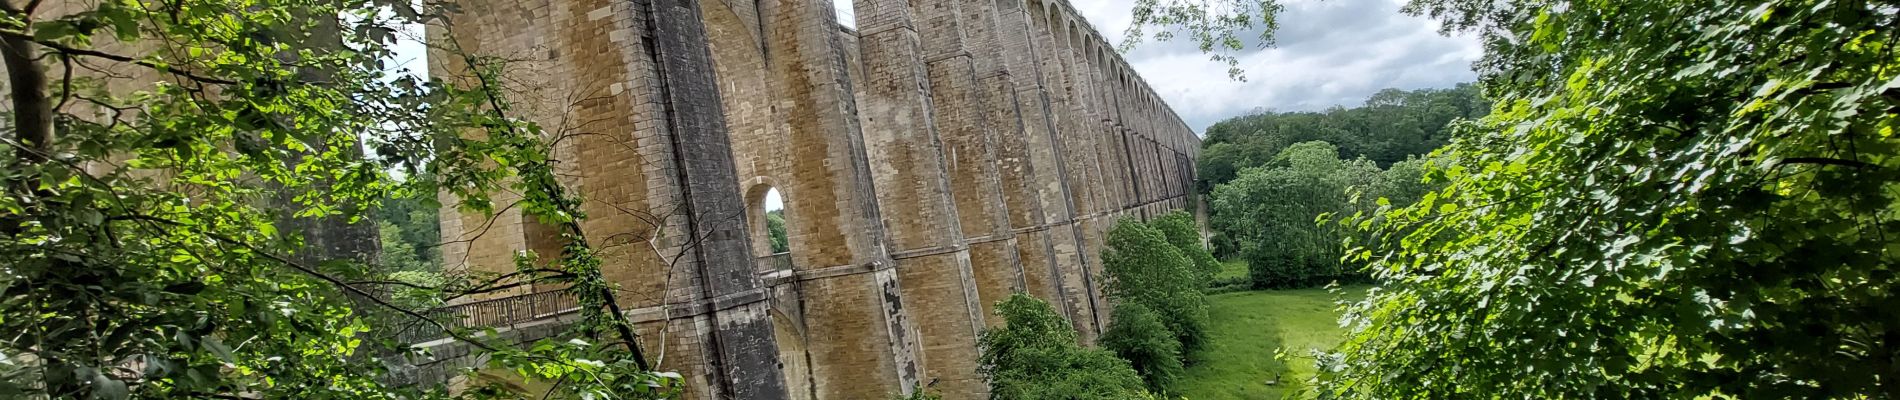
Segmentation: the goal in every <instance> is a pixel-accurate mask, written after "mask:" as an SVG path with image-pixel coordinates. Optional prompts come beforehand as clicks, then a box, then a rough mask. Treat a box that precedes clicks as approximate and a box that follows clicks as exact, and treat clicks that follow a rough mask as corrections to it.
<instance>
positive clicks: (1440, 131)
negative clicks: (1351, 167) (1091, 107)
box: [1196, 84, 1489, 190]
mask: <svg viewBox="0 0 1900 400" xmlns="http://www.w3.org/2000/svg"><path fill="white" fill-rule="evenodd" d="M1488 105H1489V103H1488V102H1486V101H1485V100H1484V98H1483V97H1482V96H1481V95H1480V93H1479V92H1478V87H1477V86H1476V85H1472V84H1459V85H1457V86H1456V87H1453V88H1450V89H1420V90H1412V91H1405V90H1398V89H1385V90H1382V91H1379V93H1377V94H1374V95H1372V97H1370V98H1367V99H1366V103H1365V105H1364V106H1361V107H1355V108H1334V109H1331V110H1327V111H1325V112H1286V113H1280V112H1263V113H1258V114H1253V115H1247V116H1241V117H1235V118H1230V119H1227V120H1225V121H1221V122H1220V123H1217V124H1214V125H1213V126H1210V127H1208V128H1207V137H1206V139H1204V140H1203V141H1202V142H1201V147H1202V151H1201V156H1200V159H1199V160H1198V162H1197V165H1196V168H1197V170H1198V172H1199V174H1200V179H1201V180H1202V185H1203V186H1202V190H1212V189H1213V188H1214V187H1215V186H1217V185H1220V184H1223V183H1227V182H1228V181H1232V180H1234V179H1235V178H1237V177H1239V174H1240V171H1242V170H1245V169H1247V168H1253V167H1260V166H1264V165H1267V164H1270V163H1272V162H1273V160H1274V159H1275V157H1276V155H1278V154H1280V152H1281V151H1284V150H1285V149H1286V148H1287V147H1289V146H1292V145H1293V144H1295V143H1301V142H1310V141H1324V142H1327V143H1332V144H1333V145H1334V146H1338V147H1339V153H1340V154H1341V155H1342V156H1343V157H1344V158H1347V159H1356V158H1362V157H1363V158H1365V159H1368V160H1372V162H1373V163H1375V164H1378V165H1379V166H1380V167H1389V166H1391V165H1392V164H1394V163H1397V162H1400V161H1404V160H1406V159H1408V158H1413V157H1419V156H1423V155H1425V154H1429V153H1431V152H1432V150H1435V149H1438V148H1439V147H1441V146H1444V145H1445V143H1447V142H1449V141H1450V140H1451V130H1450V129H1448V128H1446V124H1448V123H1450V122H1451V121H1455V120H1458V119H1472V118H1477V117H1482V116H1484V115H1485V113H1486V112H1487V111H1488V110H1489V108H1488V107H1487V106H1488Z"/></svg>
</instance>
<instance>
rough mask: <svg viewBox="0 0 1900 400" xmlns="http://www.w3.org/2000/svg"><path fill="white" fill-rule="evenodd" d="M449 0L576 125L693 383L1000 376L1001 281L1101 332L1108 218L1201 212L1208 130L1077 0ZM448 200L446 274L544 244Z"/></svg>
mask: <svg viewBox="0 0 1900 400" xmlns="http://www.w3.org/2000/svg"><path fill="white" fill-rule="evenodd" d="M457 1H458V3H460V4H461V6H462V9H463V10H464V13H462V14H460V15H458V16H456V17H455V18H453V26H454V30H453V32H452V33H445V31H444V30H441V29H433V30H431V32H430V33H431V38H430V40H432V41H442V40H451V39H452V40H453V41H454V43H456V44H457V45H458V46H460V48H461V49H463V50H464V51H466V52H468V53H471V54H477V55H482V56H494V57H498V58H501V59H506V60H510V62H509V64H508V66H507V72H506V73H505V75H504V77H503V79H502V80H501V81H502V82H503V83H504V84H505V87H504V89H505V91H506V92H507V93H508V94H509V98H510V100H511V102H512V110H513V111H515V112H517V113H519V114H520V115H521V116H524V117H526V118H531V119H534V120H536V121H537V122H539V123H540V124H541V125H543V126H544V127H547V129H548V131H549V132H551V134H556V135H564V137H563V139H567V138H569V137H571V140H560V141H558V142H557V143H559V145H558V146H557V148H556V150H555V151H556V152H557V154H556V156H557V158H558V159H560V160H561V161H562V162H561V163H560V167H561V168H564V169H566V171H564V172H566V173H564V174H563V176H564V177H565V178H564V179H567V182H564V183H566V184H568V185H570V186H571V187H574V188H576V189H577V190H578V191H579V192H580V193H581V194H582V196H584V198H585V199H586V200H587V201H586V203H585V204H584V211H585V212H587V214H588V215H589V219H587V220H586V222H585V225H584V229H586V230H587V231H588V235H587V237H589V238H590V239H591V240H594V241H596V242H597V243H593V244H594V245H595V247H596V248H597V249H599V251H601V253H602V255H603V257H604V258H605V260H606V261H607V265H606V266H605V267H604V268H606V269H607V271H608V275H609V277H610V278H612V279H614V280H615V281H616V283H618V284H619V285H620V286H621V289H622V292H621V293H620V296H621V301H622V304H623V305H630V306H631V307H636V308H635V309H633V310H631V311H629V316H630V317H631V318H632V319H633V320H635V321H637V323H638V328H639V331H640V334H641V337H642V339H643V340H645V341H646V342H647V343H644V346H645V347H646V348H648V349H653V350H650V351H649V353H648V354H650V355H652V357H654V358H656V359H657V360H656V361H657V362H659V363H660V368H664V369H668V370H674V371H679V372H681V373H682V374H684V375H685V376H686V377H687V380H688V384H689V387H688V391H689V394H688V396H690V397H692V398H701V399H713V398H743V399H786V398H792V399H877V398H889V397H890V396H892V395H893V394H898V393H908V392H910V391H911V390H914V389H916V388H918V387H919V386H921V385H931V387H932V388H933V389H934V390H936V391H938V392H941V393H942V394H943V395H944V396H945V398H950V399H977V398H984V397H987V393H986V387H985V384H984V382H983V381H982V377H981V376H980V375H979V374H978V372H977V365H976V358H977V355H978V350H977V347H976V337H977V335H978V333H979V332H980V331H981V330H982V329H984V327H985V326H987V325H990V324H995V323H997V322H998V321H996V320H995V318H993V317H991V316H990V315H989V313H988V308H989V307H990V305H991V304H993V303H994V302H995V301H997V300H999V299H1001V298H1003V297H1005V296H1007V295H1008V294H1010V293H1012V292H1016V291H1023V292H1027V293H1030V294H1033V295H1035V296H1038V297H1041V298H1043V299H1046V300H1049V301H1050V302H1051V303H1052V304H1056V305H1058V307H1059V308H1061V310H1062V311H1063V312H1065V313H1066V314H1067V315H1068V317H1069V318H1070V319H1071V320H1072V321H1073V322H1074V324H1075V326H1076V328H1077V329H1078V331H1080V332H1082V333H1083V336H1084V337H1085V338H1090V339H1092V338H1093V336H1094V335H1096V334H1097V333H1098V332H1100V330H1101V329H1102V326H1103V324H1104V323H1105V322H1106V321H1104V318H1106V317H1107V316H1106V315H1105V313H1106V310H1107V309H1108V308H1107V305H1106V304H1105V300H1104V298H1103V296H1102V293H1101V291H1100V289H1099V282H1098V281H1099V280H1100V279H1101V275H1100V271H1101V266H1100V260H1099V259H1098V258H1097V257H1096V255H1097V254H1098V253H1099V250H1100V247H1101V246H1102V239H1103V237H1104V236H1105V232H1106V230H1107V229H1108V228H1109V227H1110V225H1112V224H1113V222H1114V221H1115V220H1117V219H1119V218H1125V217H1135V218H1144V217H1147V216H1151V215H1158V214H1160V213H1164V212H1167V211H1170V210H1174V209H1195V208H1198V205H1197V204H1195V202H1194V201H1192V200H1191V199H1192V196H1191V195H1190V193H1191V190H1189V188H1190V185H1191V184H1192V182H1193V176H1192V173H1193V171H1194V168H1193V165H1192V162H1193V161H1192V160H1193V159H1194V157H1195V156H1196V152H1197V149H1198V148H1199V147H1200V146H1199V143H1198V139H1197V138H1196V137H1195V135H1194V133H1193V132H1192V131H1191V130H1190V129H1189V128H1188V127H1187V126H1186V125H1185V124H1184V123H1183V122H1182V121H1181V120H1180V118H1179V117H1178V116H1176V115H1175V114H1174V112H1173V111H1172V110H1170V109H1169V108H1168V107H1167V105H1166V104H1164V103H1163V102H1161V101H1160V99H1159V97H1158V96H1156V95H1155V93H1154V92H1153V91H1152V90H1151V89H1150V88H1149V87H1148V85H1147V84H1146V83H1145V82H1144V81H1143V80H1142V79H1141V77H1140V76H1137V75H1135V74H1134V73H1133V72H1132V71H1133V70H1132V68H1130V67H1129V65H1128V64H1126V63H1125V62H1124V61H1123V60H1122V59H1121V58H1120V57H1119V56H1118V55H1117V54H1116V53H1115V52H1114V51H1113V50H1112V46H1110V45H1109V44H1108V43H1106V42H1105V41H1103V39H1102V38H1101V35H1099V34H1097V33H1096V32H1095V31H1094V29H1093V28H1092V27H1090V26H1089V25H1088V23H1087V22H1086V21H1085V20H1083V19H1082V18H1081V17H1080V16H1079V15H1078V14H1077V13H1076V12H1075V11H1074V9H1073V8H1072V7H1071V6H1070V5H1068V4H1067V3H1066V2H1065V1H1063V0H855V1H854V2H853V3H852V4H851V5H852V7H851V8H852V11H853V13H849V14H846V13H839V12H836V10H834V9H833V5H832V4H831V2H830V1H825V0H631V1H611V0H457ZM838 15H854V16H855V18H856V20H855V21H850V22H851V23H845V24H841V23H840V21H839V20H838ZM430 60H431V63H432V65H431V71H432V73H433V74H435V76H444V77H465V76H467V72H468V71H466V70H465V69H464V68H463V67H461V65H463V64H461V60H460V59H459V58H454V57H450V56H448V55H446V54H439V55H438V57H430ZM771 191H776V192H777V194H778V195H780V196H781V197H782V203H783V207H784V217H785V220H786V221H787V223H786V224H785V230H786V238H787V240H788V241H789V243H790V246H789V248H790V251H789V252H788V253H787V254H783V255H775V254H773V252H772V251H770V250H769V249H761V248H759V247H760V246H765V245H766V244H767V243H769V240H768V239H767V238H765V236H764V235H766V233H765V232H766V229H765V228H764V224H765V219H764V213H765V209H764V207H765V205H764V204H763V203H764V198H765V197H767V196H766V193H768V192H771ZM497 200H498V201H497V202H498V203H500V204H506V203H505V200H506V199H505V198H502V199H497ZM444 210H445V211H444V214H443V235H444V236H445V238H446V239H448V241H450V242H451V243H456V244H455V245H452V246H449V247H446V248H445V249H444V259H445V260H447V261H448V264H449V265H448V267H449V268H452V269H454V268H460V269H474V270H495V271H506V270H511V269H512V268H513V266H512V265H513V261H512V260H513V257H514V255H515V254H516V253H517V252H518V251H521V250H531V249H539V248H543V247H548V246H550V245H551V243H553V240H552V238H550V237H548V235H549V234H550V231H549V230H547V229H543V228H540V227H537V226H535V225H536V224H535V223H533V222H532V221H527V220H523V218H522V217H521V216H520V215H519V214H518V212H516V213H515V214H509V211H503V213H502V215H500V216H499V217H494V218H490V217H487V216H479V215H462V214H459V213H457V212H456V211H454V210H455V209H454V208H453V207H445V208H444Z"/></svg>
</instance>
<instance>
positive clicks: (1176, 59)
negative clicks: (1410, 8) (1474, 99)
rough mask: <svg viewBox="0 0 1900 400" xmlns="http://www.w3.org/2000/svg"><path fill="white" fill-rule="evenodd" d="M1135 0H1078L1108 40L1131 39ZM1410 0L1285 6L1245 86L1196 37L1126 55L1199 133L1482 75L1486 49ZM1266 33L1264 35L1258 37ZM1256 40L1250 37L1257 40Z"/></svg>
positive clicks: (1311, 1)
mask: <svg viewBox="0 0 1900 400" xmlns="http://www.w3.org/2000/svg"><path fill="white" fill-rule="evenodd" d="M1134 2H1135V0H1070V3H1071V4H1072V5H1074V6H1075V8H1076V11H1078V12H1080V13H1081V14H1083V16H1084V17H1086V18H1088V19H1089V22H1090V23H1093V24H1095V29H1096V31H1097V32H1101V34H1102V35H1104V36H1108V37H1106V38H1104V39H1107V40H1108V42H1109V43H1115V44H1120V43H1122V33H1123V32H1124V31H1126V30H1127V28H1128V24H1129V22H1130V21H1131V20H1132V19H1133V18H1132V17H1131V16H1130V12H1129V10H1130V9H1131V7H1133V6H1134ZM1404 3H1405V0H1281V4H1284V5H1285V6H1286V10H1285V11H1284V12H1282V13H1281V14H1280V17H1279V21H1280V30H1279V31H1278V32H1277V33H1276V36H1277V42H1278V43H1277V44H1278V45H1277V46H1274V47H1270V48H1264V49H1260V48H1257V47H1254V46H1253V45H1252V44H1250V45H1249V46H1250V49H1249V50H1247V51H1245V52H1243V53H1241V57H1240V67H1241V69H1243V70H1245V71H1246V75H1247V76H1246V77H1247V81H1246V82H1235V81H1233V80H1231V79H1229V78H1228V77H1227V73H1226V71H1227V65H1226V64H1225V63H1221V62H1216V61H1212V60H1209V59H1208V57H1207V55H1205V54H1202V53H1201V52H1200V51H1199V49H1198V48H1196V47H1195V46H1194V44H1192V43H1189V42H1187V41H1181V40H1176V41H1170V42H1153V41H1147V42H1144V43H1141V44H1140V45H1138V46H1136V47H1135V49H1133V50H1131V51H1129V52H1127V53H1124V54H1123V55H1122V58H1123V59H1126V60H1128V64H1129V65H1130V66H1133V67H1134V68H1135V70H1136V71H1137V72H1139V73H1140V74H1141V76H1142V77H1143V78H1144V79H1147V81H1148V85H1149V86H1150V87H1153V88H1154V90H1155V93H1157V94H1160V95H1161V97H1162V99H1164V100H1165V101H1167V102H1168V104H1169V105H1170V106H1173V107H1174V110H1175V112H1176V113H1178V114H1180V115H1181V118H1182V119H1184V120H1186V122H1187V124H1188V126H1189V127H1192V128H1193V129H1194V131H1195V132H1196V133H1203V132H1204V131H1205V129H1206V128H1207V126H1209V125H1213V124H1214V123H1216V122H1220V121H1221V120H1224V119H1227V118H1230V117H1234V116H1238V115H1244V114H1247V113H1250V112H1253V111H1256V110H1267V111H1320V110H1325V109H1327V108H1331V107H1333V106H1345V107H1355V106H1358V105H1360V104H1363V103H1364V102H1365V99H1366V98H1367V97H1369V96H1371V95H1372V94H1373V93H1375V92H1378V91H1379V90H1380V89H1385V88H1399V89H1408V90H1409V89H1425V88H1444V87H1451V86H1452V85H1454V84H1457V83H1459V82H1470V81H1472V80H1475V79H1476V74H1475V73H1473V72H1472V71H1471V63H1472V62H1473V61H1476V60H1477V59H1478V57H1479V56H1481V55H1483V48H1482V47H1481V46H1480V44H1479V43H1478V41H1477V40H1476V39H1475V38H1474V37H1472V36H1469V35H1459V36H1455V37H1447V36H1444V35H1441V34H1439V32H1438V27H1439V25H1438V23H1437V22H1436V21H1432V20H1430V19H1427V18H1423V17H1413V16H1409V15H1405V14H1403V13H1400V12H1399V7H1400V6H1402V5H1404ZM1255 32H1258V31H1255ZM1254 35H1257V33H1256V34H1250V35H1248V37H1249V38H1252V37H1254Z"/></svg>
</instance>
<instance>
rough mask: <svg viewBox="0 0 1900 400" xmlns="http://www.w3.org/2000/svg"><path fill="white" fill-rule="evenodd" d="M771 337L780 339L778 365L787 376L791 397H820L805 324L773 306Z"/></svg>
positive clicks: (802, 399)
mask: <svg viewBox="0 0 1900 400" xmlns="http://www.w3.org/2000/svg"><path fill="white" fill-rule="evenodd" d="M770 313H771V314H772V338H773V341H775V342H778V367H779V371H781V372H783V374H784V376H785V392H786V393H787V394H788V395H789V396H787V398H788V399H790V400H814V399H817V398H818V393H817V390H816V385H814V384H813V383H812V382H813V381H812V368H811V355H810V354H809V353H807V352H806V348H807V347H806V346H807V343H808V342H807V341H806V339H805V327H804V325H803V324H799V323H798V320H796V319H793V318H792V317H791V316H790V315H788V314H787V313H785V312H784V311H783V310H780V309H779V308H778V307H772V309H771V311H770Z"/></svg>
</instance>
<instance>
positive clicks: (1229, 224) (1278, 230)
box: [1211, 142, 1380, 288]
mask: <svg viewBox="0 0 1900 400" xmlns="http://www.w3.org/2000/svg"><path fill="white" fill-rule="evenodd" d="M1275 160H1276V161H1275V162H1274V164H1273V165H1272V166H1270V167H1267V168H1259V169H1251V170H1248V171H1247V172H1245V173H1242V174H1241V177H1240V179H1236V180H1234V181H1233V182H1229V183H1228V184H1225V185H1221V186H1219V187H1217V188H1215V190H1214V196H1213V201H1212V203H1213V204H1212V205H1211V207H1212V209H1213V213H1214V215H1218V216H1220V217H1219V218H1216V219H1214V220H1213V225H1214V229H1215V231H1216V232H1218V233H1219V237H1220V238H1221V239H1222V240H1224V241H1227V243H1229V244H1228V246H1231V247H1232V248H1236V249H1238V252H1239V253H1240V255H1241V258H1242V259H1244V260H1246V261H1247V263H1248V266H1249V268H1250V269H1251V270H1250V272H1249V274H1248V275H1249V276H1250V277H1251V278H1252V279H1253V285H1254V287H1256V288H1285V287H1304V286H1311V285H1314V284H1317V283H1322V282H1326V281H1329V280H1333V279H1340V278H1344V277H1346V276H1347V275H1348V274H1349V273H1350V271H1351V267H1350V266H1343V265H1341V264H1340V262H1339V258H1340V256H1341V255H1343V253H1342V251H1341V250H1342V247H1341V246H1340V240H1341V239H1344V235H1345V234H1346V230H1345V229H1344V227H1341V226H1339V225H1338V224H1325V223H1319V222H1316V219H1319V218H1322V217H1325V216H1327V215H1330V214H1339V213H1351V212H1352V211H1354V210H1356V209H1358V208H1360V204H1359V203H1362V202H1361V201H1355V199H1353V198H1352V196H1350V194H1349V193H1348V190H1351V189H1355V188H1357V189H1359V190H1364V188H1367V187H1370V186H1372V185H1373V184H1374V183H1375V182H1377V180H1378V179H1379V174H1380V171H1379V168H1378V167H1377V166H1374V165H1372V163H1371V162H1369V161H1365V160H1363V159H1361V160H1357V161H1345V160H1341V159H1339V155H1338V152H1337V150H1336V149H1335V148H1334V147H1333V146H1332V145H1331V144H1328V143H1326V142H1304V143H1298V144H1294V145H1293V146H1291V147H1288V148H1287V149H1286V150H1285V151H1282V152H1281V153H1280V154H1279V155H1278V156H1276V157H1275Z"/></svg>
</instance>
